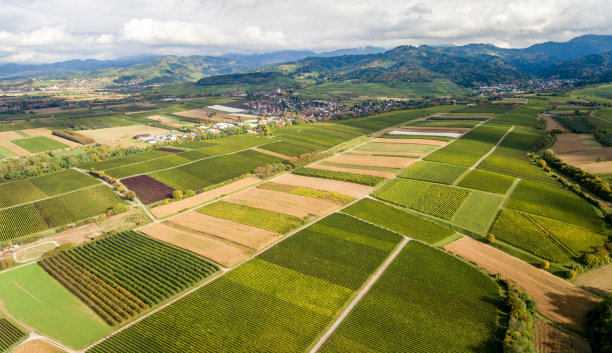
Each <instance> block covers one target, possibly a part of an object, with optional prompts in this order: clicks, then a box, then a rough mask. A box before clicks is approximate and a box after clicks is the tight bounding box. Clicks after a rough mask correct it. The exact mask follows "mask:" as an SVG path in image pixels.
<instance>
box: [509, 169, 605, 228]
mask: <svg viewBox="0 0 612 353" xmlns="http://www.w3.org/2000/svg"><path fill="white" fill-rule="evenodd" d="M506 207H508V208H512V209H515V210H518V211H523V212H528V213H533V214H537V215H539V216H545V217H549V218H554V219H557V220H560V221H564V222H570V223H573V224H575V225H579V226H582V227H586V228H589V229H591V230H594V231H597V232H603V231H604V229H605V225H604V222H603V220H602V219H601V218H600V216H599V215H598V213H597V210H596V209H595V208H594V207H593V206H591V204H589V203H588V202H586V201H585V200H583V199H582V198H580V197H579V196H578V195H576V194H574V193H573V192H571V191H569V190H566V189H564V188H561V187H558V186H554V185H550V184H544V183H539V182H535V181H531V180H521V182H520V183H519V184H518V186H517V187H516V189H515V190H514V192H513V193H512V195H511V196H510V199H509V200H508V202H507V203H506Z"/></svg>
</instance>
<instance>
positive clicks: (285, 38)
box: [0, 0, 612, 62]
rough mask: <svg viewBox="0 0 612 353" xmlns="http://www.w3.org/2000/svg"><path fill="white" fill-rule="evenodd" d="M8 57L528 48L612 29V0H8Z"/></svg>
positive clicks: (2, 20)
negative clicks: (476, 45)
mask: <svg viewBox="0 0 612 353" xmlns="http://www.w3.org/2000/svg"><path fill="white" fill-rule="evenodd" d="M2 6H3V11H2V13H0V46H1V47H2V52H1V53H0V61H4V62H7V61H53V60H64V59H69V58H84V57H96V58H99V57H103V58H112V57H119V56H129V55H136V54H149V53H153V54H178V55H189V54H201V55H216V54H221V53H227V52H264V51H271V50H281V49H311V50H317V51H322V50H332V49H338V48H348V47H356V46H365V45H377V46H385V47H393V46H396V45H402V44H412V45H419V44H466V43H470V42H485V43H492V44H496V45H503V46H512V47H523V46H528V45H530V44H534V43H537V42H542V41H546V40H557V41H560V40H569V39H571V38H572V37H575V36H578V35H582V34H586V33H606V34H609V33H610V32H612V16H610V13H612V1H609V0H466V1H462V2H457V1H456V0H430V1H425V0H377V1H376V2H374V1H371V0H335V1H329V0H325V1H324V0H309V1H295V0H293V1H292V0H266V1H263V0H174V1H168V0H163V1H162V0H127V1H126V0H105V1H93V0H83V1H78V2H75V1H69V0H27V1H25V0H2Z"/></svg>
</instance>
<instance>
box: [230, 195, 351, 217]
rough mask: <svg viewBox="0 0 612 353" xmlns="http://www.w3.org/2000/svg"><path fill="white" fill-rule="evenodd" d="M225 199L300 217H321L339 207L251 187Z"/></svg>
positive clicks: (329, 203)
mask: <svg viewBox="0 0 612 353" xmlns="http://www.w3.org/2000/svg"><path fill="white" fill-rule="evenodd" d="M225 201H227V202H232V203H236V204H239V205H244V206H250V207H254V208H260V209H263V210H268V211H272V212H278V213H283V214H287V215H290V216H294V217H299V218H304V217H308V216H311V215H315V216H317V217H321V216H323V215H326V214H328V213H330V212H332V211H334V210H337V209H338V207H339V206H338V205H336V204H334V203H331V202H328V201H323V200H317V199H313V198H310V197H306V196H299V195H292V194H287V193H284V192H277V191H270V190H263V189H249V190H246V191H244V192H240V193H237V194H234V195H232V196H230V197H228V198H226V199H225Z"/></svg>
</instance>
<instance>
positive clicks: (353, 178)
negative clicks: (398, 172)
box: [293, 168, 385, 186]
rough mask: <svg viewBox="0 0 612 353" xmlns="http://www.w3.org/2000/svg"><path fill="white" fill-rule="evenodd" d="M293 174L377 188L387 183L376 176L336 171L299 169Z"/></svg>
mask: <svg viewBox="0 0 612 353" xmlns="http://www.w3.org/2000/svg"><path fill="white" fill-rule="evenodd" d="M293 174H297V175H303V176H311V177H315V178H324V179H332V180H339V181H345V182H349V183H355V184H362V185H367V186H376V185H379V184H380V183H382V182H383V181H385V178H383V177H379V176H375V175H366V174H356V173H347V172H339V171H334V170H324V169H315V168H299V169H296V170H294V171H293Z"/></svg>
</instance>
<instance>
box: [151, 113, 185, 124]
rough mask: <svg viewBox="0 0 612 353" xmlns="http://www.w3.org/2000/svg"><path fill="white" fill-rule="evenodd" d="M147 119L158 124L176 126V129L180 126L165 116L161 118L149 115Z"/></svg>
mask: <svg viewBox="0 0 612 353" xmlns="http://www.w3.org/2000/svg"><path fill="white" fill-rule="evenodd" d="M147 119H151V120H155V121H159V122H160V123H162V124H165V125H170V126H176V127H180V126H181V124H180V123H179V122H178V121H177V120H174V119H171V118H168V117H165V116H161V115H151V116H148V117H147Z"/></svg>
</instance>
